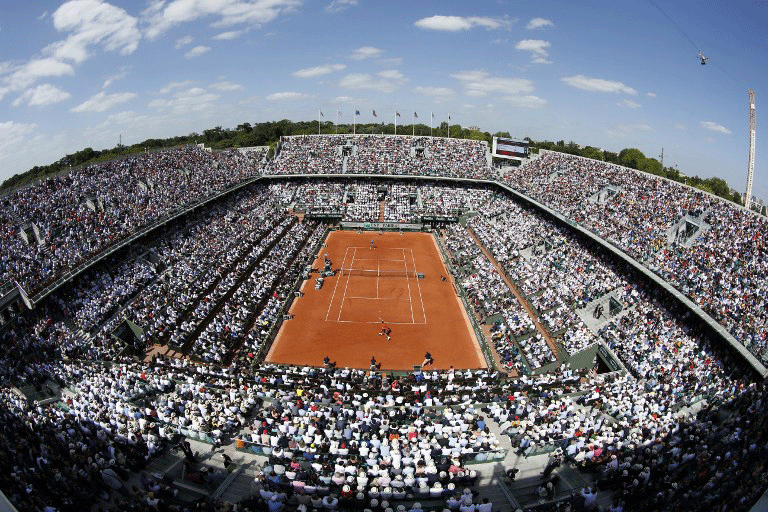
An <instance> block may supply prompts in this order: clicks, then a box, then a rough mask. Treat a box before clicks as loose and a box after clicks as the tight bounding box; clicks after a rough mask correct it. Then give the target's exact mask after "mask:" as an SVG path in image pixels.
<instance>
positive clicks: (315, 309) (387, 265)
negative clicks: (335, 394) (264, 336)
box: [266, 231, 486, 370]
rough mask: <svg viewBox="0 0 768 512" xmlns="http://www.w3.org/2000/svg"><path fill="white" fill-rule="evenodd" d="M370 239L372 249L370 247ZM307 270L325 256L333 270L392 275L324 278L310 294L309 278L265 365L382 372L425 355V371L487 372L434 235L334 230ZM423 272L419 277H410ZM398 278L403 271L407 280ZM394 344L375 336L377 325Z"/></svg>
mask: <svg viewBox="0 0 768 512" xmlns="http://www.w3.org/2000/svg"><path fill="white" fill-rule="evenodd" d="M371 240H374V241H375V244H376V249H375V250H373V249H371V248H370V245H371ZM326 243H327V247H323V248H321V249H320V251H319V254H318V255H317V258H316V259H315V261H314V263H313V265H312V266H313V268H316V269H319V268H322V267H323V260H324V257H325V255H326V254H327V255H328V257H329V258H330V259H331V261H332V262H333V268H334V269H339V268H354V269H365V270H373V271H376V270H378V271H382V273H384V274H386V273H387V271H388V272H392V273H397V275H387V276H382V277H377V276H376V275H364V276H360V275H341V274H340V273H338V272H337V274H336V275H335V276H333V277H327V278H326V279H325V283H324V285H323V288H322V289H320V290H315V288H314V286H315V277H318V275H319V274H314V273H313V274H312V277H311V278H310V279H309V280H308V281H306V282H304V284H303V285H302V288H301V290H302V292H304V296H303V297H298V298H296V299H295V300H294V302H293V305H292V306H291V313H292V314H293V315H294V317H293V318H292V319H291V320H287V321H285V322H283V325H282V327H281V329H280V332H279V333H278V335H277V338H276V339H275V341H274V343H273V344H272V348H271V349H270V351H269V353H268V354H267V357H266V361H267V362H270V363H288V364H306V365H314V366H322V364H323V357H325V355H328V357H330V359H331V361H336V363H337V365H338V367H350V368H369V367H370V361H371V356H375V357H376V360H377V361H379V362H380V363H381V368H382V369H383V370H385V369H386V370H411V369H412V368H413V366H414V365H418V364H421V362H422V361H423V360H424V353H425V352H430V353H431V354H432V357H433V358H434V360H435V363H434V364H433V365H431V366H429V367H427V368H435V369H447V368H449V367H450V366H453V367H454V368H485V367H486V365H485V361H484V359H483V357H482V352H481V351H480V347H479V346H478V345H477V341H476V340H475V337H474V334H473V332H472V329H471V327H470V325H469V319H468V318H467V314H466V312H465V311H464V308H463V307H462V305H461V302H460V300H459V298H458V297H457V296H456V293H455V291H454V289H453V285H452V283H451V280H450V278H449V279H448V280H447V281H441V280H440V276H441V275H445V276H449V274H448V272H447V270H446V269H445V265H444V264H443V261H442V259H441V257H440V253H439V251H438V249H437V246H436V245H435V241H434V238H433V236H432V235H431V234H428V233H403V234H402V235H400V234H398V233H384V234H379V233H376V232H364V233H357V232H354V231H333V232H331V233H330V235H329V236H328V238H327V240H326ZM416 272H419V273H423V274H424V275H425V277H424V279H417V278H416V277H414V274H415V273H416ZM400 274H408V277H406V276H404V275H400ZM382 319H383V320H384V321H385V322H386V323H387V325H389V327H390V328H391V329H392V335H391V336H392V340H391V341H387V338H386V337H385V336H379V335H378V333H379V331H380V329H381V320H382Z"/></svg>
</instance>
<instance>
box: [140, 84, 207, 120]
mask: <svg viewBox="0 0 768 512" xmlns="http://www.w3.org/2000/svg"><path fill="white" fill-rule="evenodd" d="M217 99H219V95H218V94H214V93H212V92H208V91H206V90H205V89H203V88H201V87H191V88H189V89H185V90H183V91H178V92H176V93H174V95H173V97H172V98H167V99H166V98H158V99H156V100H152V101H150V102H149V103H148V104H147V106H148V107H150V108H153V109H156V110H159V111H169V112H171V113H174V114H178V115H183V114H188V113H190V112H203V111H209V110H210V109H211V108H213V102H214V101H216V100H217Z"/></svg>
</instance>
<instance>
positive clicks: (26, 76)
mask: <svg viewBox="0 0 768 512" xmlns="http://www.w3.org/2000/svg"><path fill="white" fill-rule="evenodd" d="M74 74H75V68H73V67H72V66H71V65H69V64H67V63H66V62H61V61H60V60H57V59H52V58H42V59H32V60H30V61H29V62H27V63H26V64H23V65H22V66H20V67H18V68H17V69H16V70H15V71H13V73H11V75H10V76H9V77H8V78H7V80H6V83H7V84H8V88H9V89H10V90H21V89H24V88H26V87H28V86H30V85H32V84H33V83H35V82H37V81H38V80H39V79H41V78H47V77H59V76H64V75H74Z"/></svg>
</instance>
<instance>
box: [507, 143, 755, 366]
mask: <svg viewBox="0 0 768 512" xmlns="http://www.w3.org/2000/svg"><path fill="white" fill-rule="evenodd" d="M505 181H506V182H507V184H508V185H510V186H511V187H513V188H516V189H518V190H520V191H522V192H524V193H525V194H527V195H529V196H530V197H532V198H534V199H536V200H538V201H540V202H542V203H544V204H545V205H547V206H549V207H550V208H552V209H554V210H556V211H558V212H560V213H563V214H564V215H566V216H567V217H569V218H571V219H572V220H574V221H576V222H578V223H579V224H581V225H583V226H584V227H586V228H587V229H589V230H591V231H593V232H595V233H596V234H598V235H600V236H601V237H603V238H605V239H606V240H608V241H609V242H611V243H613V244H614V245H616V246H617V247H619V248H620V249H622V250H624V251H625V252H627V253H628V254H630V255H631V256H632V257H633V258H635V259H636V260H638V261H640V262H643V263H644V264H645V265H647V266H648V268H650V269H651V270H653V271H654V272H656V273H658V274H659V275H660V276H661V277H663V278H664V279H665V280H667V281H669V282H670V283H671V284H672V285H673V286H675V287H677V288H678V289H679V290H680V291H682V292H683V293H685V294H686V295H687V296H688V297H689V298H690V299H691V300H693V301H694V302H695V303H697V304H698V305H699V306H701V307H702V309H704V311H706V312H707V313H709V314H710V315H711V316H712V317H713V318H714V319H715V320H717V321H718V322H719V323H721V324H722V325H723V326H724V327H726V329H728V331H729V332H730V333H731V334H732V335H733V336H734V337H735V338H736V339H737V340H738V341H739V342H740V343H742V344H744V346H745V347H746V348H747V349H748V350H750V351H751V352H752V353H753V354H755V356H757V357H758V358H759V359H761V360H762V361H763V362H764V363H765V362H768V316H766V308H765V307H763V305H764V302H765V298H764V297H765V295H766V288H765V285H764V280H762V279H761V276H762V275H764V274H765V272H766V271H767V270H768V267H766V265H768V263H766V261H767V260H766V258H764V257H763V252H764V247H763V240H765V238H766V235H767V234H768V223H766V220H765V218H764V217H761V216H759V215H756V214H754V213H752V212H748V211H746V210H745V209H743V208H740V207H738V206H737V205H735V204H733V203H730V202H727V201H725V200H722V199H719V198H717V197H715V196H712V195H710V194H706V193H704V192H702V191H700V190H697V189H693V188H691V187H687V186H685V185H682V184H679V183H677V182H673V181H669V180H665V179H662V178H659V177H656V176H653V175H649V174H645V173H642V172H638V171H635V170H632V169H628V168H625V167H621V166H618V165H614V164H608V163H605V162H598V161H594V160H589V159H585V158H581V157H576V156H572V155H566V154H561V153H553V152H542V155H541V156H540V157H539V158H537V159H535V160H533V161H531V162H530V163H528V164H527V165H523V166H521V167H518V168H515V169H513V170H512V171H510V172H509V174H507V175H506V176H505ZM686 219H687V220H692V221H693V225H694V227H693V228H692V231H691V232H690V233H687V234H686V236H685V237H683V238H681V237H680V236H679V233H680V228H681V223H685V221H686ZM683 231H686V230H685V229H684V230H683Z"/></svg>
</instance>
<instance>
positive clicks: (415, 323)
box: [328, 320, 426, 325]
mask: <svg viewBox="0 0 768 512" xmlns="http://www.w3.org/2000/svg"><path fill="white" fill-rule="evenodd" d="M328 321H329V322H336V323H340V324H378V323H380V322H379V320H376V321H375V322H364V321H359V320H328ZM387 324H390V325H426V323H425V322H387Z"/></svg>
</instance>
